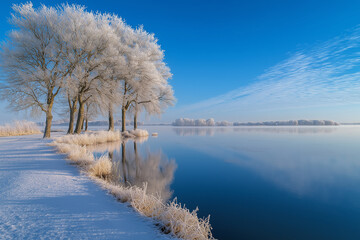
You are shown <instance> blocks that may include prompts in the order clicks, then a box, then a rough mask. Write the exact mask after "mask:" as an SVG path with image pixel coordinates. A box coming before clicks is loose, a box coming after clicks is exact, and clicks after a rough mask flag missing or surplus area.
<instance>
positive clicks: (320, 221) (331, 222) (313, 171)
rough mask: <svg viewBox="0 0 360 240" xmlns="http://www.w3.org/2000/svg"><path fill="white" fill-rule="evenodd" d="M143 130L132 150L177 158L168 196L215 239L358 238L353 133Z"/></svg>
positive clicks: (358, 152) (356, 135)
mask: <svg viewBox="0 0 360 240" xmlns="http://www.w3.org/2000/svg"><path fill="white" fill-rule="evenodd" d="M147 129H148V130H149V132H150V133H151V132H158V133H159V136H158V138H152V137H149V139H148V140H147V141H145V142H143V143H142V144H140V145H139V147H138V148H139V152H140V153H141V154H142V156H146V153H147V152H153V153H154V152H155V153H156V152H162V153H163V154H164V155H166V156H167V157H168V158H170V159H175V160H176V165H177V169H176V171H174V170H172V171H173V172H172V174H175V176H174V177H173V176H171V180H169V181H168V182H170V183H171V182H172V183H171V187H170V188H171V189H169V191H173V192H174V193H173V197H174V196H176V197H178V199H179V201H180V202H181V203H185V204H186V206H187V207H189V208H190V209H194V208H195V207H196V206H199V208H200V212H199V214H200V215H201V216H207V215H208V214H211V223H212V225H213V227H214V234H215V237H217V238H219V239H240V238H241V239H360V228H359V223H360V158H359V156H360V148H359V147H358V142H359V140H360V127H350V126H340V127H334V126H331V127H325V126H322V127H310V126H306V127H305V126H304V127H236V128H232V127H225V128H220V127H219V128H218V127H215V128H194V127H184V128H180V127H147ZM130 147H131V146H130ZM116 151H119V150H116ZM165 159H166V158H165ZM165 162H166V161H165ZM168 162H169V161H168ZM154 165H155V166H159V165H157V163H156V164H154ZM145 166H146V165H144V168H147V169H152V168H151V167H145ZM132 169H134V168H133V167H132ZM153 169H156V167H155V168H153ZM158 169H160V168H158ZM173 169H174V168H173ZM152 171H154V173H153V175H154V176H155V177H154V178H157V177H156V176H158V173H157V172H156V170H150V171H148V173H147V174H148V175H147V176H152V173H150V172H152ZM169 176H170V175H169ZM168 179H170V178H168Z"/></svg>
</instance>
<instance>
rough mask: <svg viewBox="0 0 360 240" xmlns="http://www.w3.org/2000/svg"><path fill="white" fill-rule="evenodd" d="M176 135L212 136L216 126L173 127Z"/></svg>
mask: <svg viewBox="0 0 360 240" xmlns="http://www.w3.org/2000/svg"><path fill="white" fill-rule="evenodd" d="M173 130H174V131H175V133H176V135H179V136H193V135H196V136H212V135H214V133H215V131H214V130H215V128H207V127H199V128H194V127H184V128H178V127H176V128H173Z"/></svg>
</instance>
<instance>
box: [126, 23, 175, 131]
mask: <svg viewBox="0 0 360 240" xmlns="http://www.w3.org/2000/svg"><path fill="white" fill-rule="evenodd" d="M127 39H128V42H127V46H128V49H127V50H126V51H125V53H126V63H125V65H124V66H125V71H124V72H125V73H127V74H124V75H123V76H122V77H123V78H122V79H123V81H122V87H123V88H122V92H123V94H122V102H121V113H122V131H125V128H126V124H125V122H126V112H127V111H128V110H129V109H130V108H131V107H132V109H133V112H134V116H135V119H134V123H135V124H136V122H137V113H138V112H139V111H141V110H145V111H146V112H147V113H148V114H160V113H161V111H162V109H163V108H165V107H166V106H168V105H171V104H172V103H173V101H174V96H173V91H172V88H171V86H170V85H168V79H169V78H170V77H171V73H170V69H169V68H168V67H167V66H166V64H165V63H164V52H163V51H162V50H161V48H160V46H159V44H158V43H157V39H156V38H155V37H154V35H153V34H149V33H148V32H146V31H145V30H144V29H143V28H142V27H141V28H138V29H136V30H135V31H129V32H128V35H127ZM135 128H136V125H135Z"/></svg>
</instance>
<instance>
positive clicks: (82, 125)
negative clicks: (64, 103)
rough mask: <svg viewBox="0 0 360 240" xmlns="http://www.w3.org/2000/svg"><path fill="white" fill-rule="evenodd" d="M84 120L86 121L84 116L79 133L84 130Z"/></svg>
mask: <svg viewBox="0 0 360 240" xmlns="http://www.w3.org/2000/svg"><path fill="white" fill-rule="evenodd" d="M85 119H86V117H85V116H84V119H83V121H82V123H81V131H83V130H84V126H85V124H84V123H85Z"/></svg>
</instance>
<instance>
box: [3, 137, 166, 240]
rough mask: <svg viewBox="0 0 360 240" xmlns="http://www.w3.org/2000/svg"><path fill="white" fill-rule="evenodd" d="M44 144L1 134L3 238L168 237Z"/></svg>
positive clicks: (33, 139)
mask: <svg viewBox="0 0 360 240" xmlns="http://www.w3.org/2000/svg"><path fill="white" fill-rule="evenodd" d="M46 143H47V141H45V140H42V139H41V136H40V135H33V136H19V137H5V138H0V239H170V237H169V236H166V235H164V234H161V233H160V232H159V230H157V229H156V228H155V227H154V226H153V224H152V222H151V221H150V220H148V219H146V218H144V217H142V216H140V215H139V214H137V213H136V212H135V211H134V210H132V209H131V208H129V207H127V205H126V204H121V203H119V202H117V201H115V199H114V198H113V197H112V196H109V195H107V194H106V193H105V191H103V190H101V189H100V187H98V186H97V185H95V184H94V183H92V182H91V181H90V180H89V179H88V178H87V177H86V176H82V175H81V174H80V173H79V171H78V169H77V168H76V167H74V166H71V165H68V164H67V163H66V161H65V160H64V159H63V156H61V155H58V154H56V152H55V151H54V150H53V148H52V147H49V146H46Z"/></svg>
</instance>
